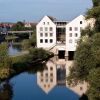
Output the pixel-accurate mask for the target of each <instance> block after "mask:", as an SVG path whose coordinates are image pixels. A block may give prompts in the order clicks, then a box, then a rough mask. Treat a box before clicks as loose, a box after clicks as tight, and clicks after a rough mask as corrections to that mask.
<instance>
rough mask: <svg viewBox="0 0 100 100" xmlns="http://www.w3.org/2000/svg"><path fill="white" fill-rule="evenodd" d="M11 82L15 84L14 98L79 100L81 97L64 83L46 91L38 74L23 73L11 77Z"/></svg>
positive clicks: (24, 99) (14, 99)
mask: <svg viewBox="0 0 100 100" xmlns="http://www.w3.org/2000/svg"><path fill="white" fill-rule="evenodd" d="M10 83H11V84H13V85H12V86H13V98H12V100H78V98H79V96H78V95H77V94H75V93H74V92H73V91H71V90H69V89H68V88H67V87H66V86H62V85H61V86H58V85H55V86H54V87H53V89H52V90H50V91H49V92H48V93H46V91H45V89H43V88H41V87H40V86H39V85H38V83H37V75H36V74H28V73H22V74H20V75H18V76H16V77H14V78H13V79H11V80H10ZM45 84H46V83H45ZM51 85H52V84H51ZM41 86H42V85H41Z"/></svg>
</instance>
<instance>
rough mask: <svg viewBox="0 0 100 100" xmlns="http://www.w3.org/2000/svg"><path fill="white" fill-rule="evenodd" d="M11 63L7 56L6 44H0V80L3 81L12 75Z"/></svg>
mask: <svg viewBox="0 0 100 100" xmlns="http://www.w3.org/2000/svg"><path fill="white" fill-rule="evenodd" d="M11 67H12V61H11V59H10V58H9V56H8V54H7V44H5V43H3V44H0V79H5V78H8V76H10V73H13V70H12V69H11Z"/></svg>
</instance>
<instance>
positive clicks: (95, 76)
mask: <svg viewBox="0 0 100 100" xmlns="http://www.w3.org/2000/svg"><path fill="white" fill-rule="evenodd" d="M88 80H89V84H90V88H89V90H88V93H87V94H88V96H89V100H100V66H99V68H97V69H93V70H91V71H90V73H89V76H88Z"/></svg>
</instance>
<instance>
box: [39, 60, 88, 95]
mask: <svg viewBox="0 0 100 100" xmlns="http://www.w3.org/2000/svg"><path fill="white" fill-rule="evenodd" d="M72 64H73V61H65V60H64V59H55V58H52V59H51V60H49V61H48V62H47V64H46V69H45V70H44V71H42V72H37V84H38V85H39V87H40V88H41V89H42V90H43V91H44V92H45V93H47V94H48V93H49V92H50V91H52V90H53V88H54V87H55V86H60V87H61V86H66V89H67V88H69V89H70V90H72V91H73V92H75V93H77V94H78V95H82V94H83V93H85V92H86V90H87V83H85V82H82V83H79V84H78V85H76V86H73V87H69V85H68V84H67V80H66V77H67V76H68V75H69V69H70V67H71V66H72Z"/></svg>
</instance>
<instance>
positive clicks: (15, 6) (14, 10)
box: [0, 0, 92, 22]
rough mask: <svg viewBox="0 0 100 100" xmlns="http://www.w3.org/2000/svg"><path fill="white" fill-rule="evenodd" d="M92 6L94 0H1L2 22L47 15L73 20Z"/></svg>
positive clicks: (34, 19)
mask: <svg viewBox="0 0 100 100" xmlns="http://www.w3.org/2000/svg"><path fill="white" fill-rule="evenodd" d="M91 7H92V0H0V22H17V21H23V20H26V21H28V22H31V21H36V22H37V21H39V20H40V19H41V18H42V17H43V16H45V15H49V16H53V17H55V18H57V19H60V20H71V19H73V18H75V17H76V16H78V15H80V14H85V12H86V11H87V10H88V9H89V8H91Z"/></svg>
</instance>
